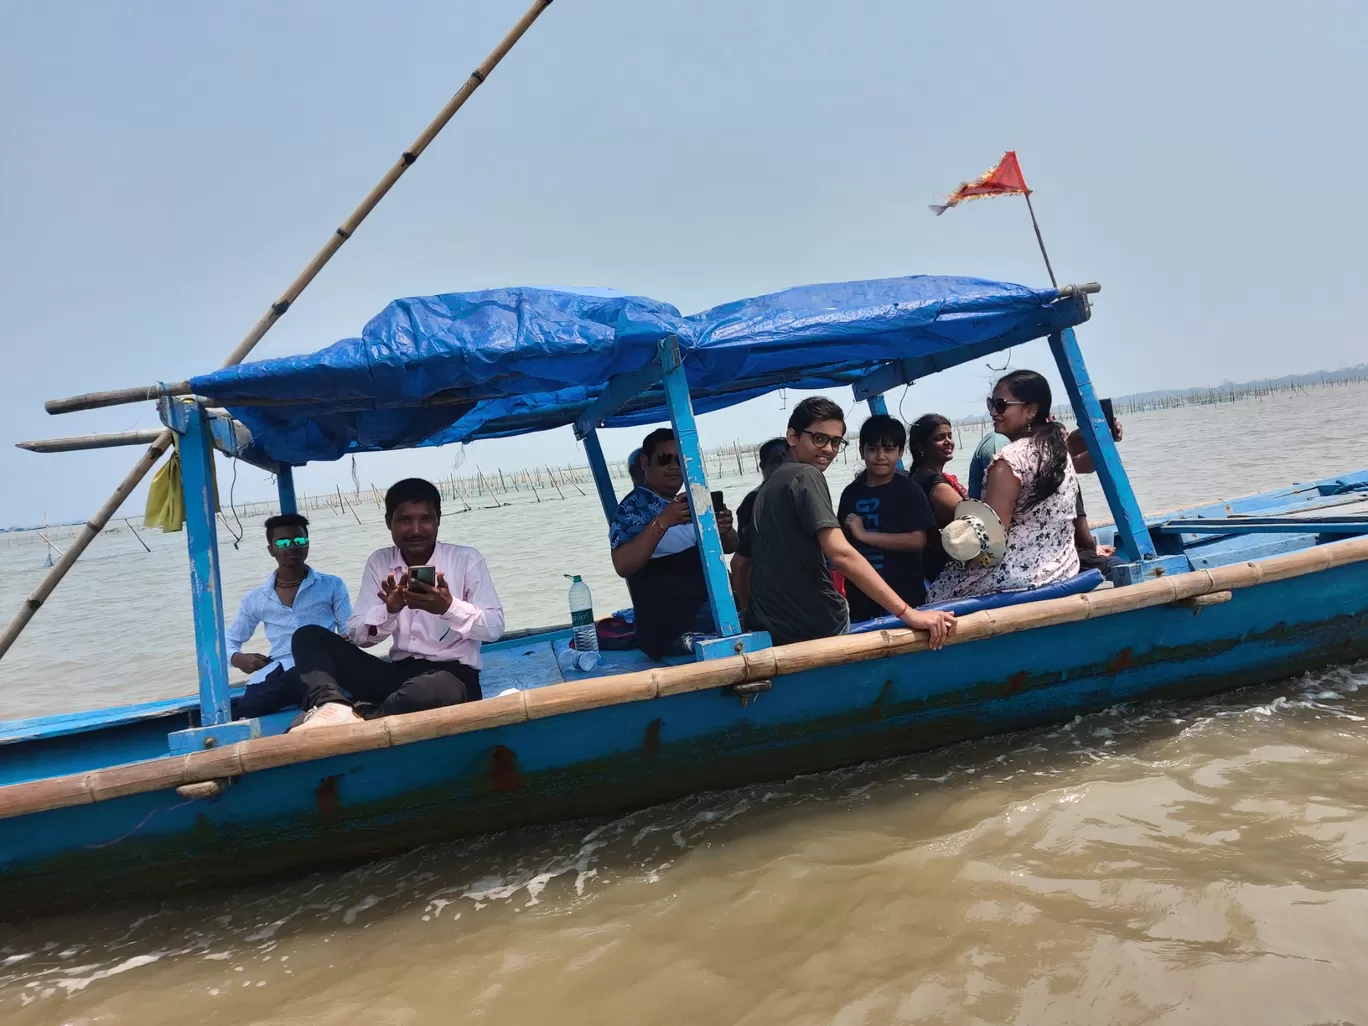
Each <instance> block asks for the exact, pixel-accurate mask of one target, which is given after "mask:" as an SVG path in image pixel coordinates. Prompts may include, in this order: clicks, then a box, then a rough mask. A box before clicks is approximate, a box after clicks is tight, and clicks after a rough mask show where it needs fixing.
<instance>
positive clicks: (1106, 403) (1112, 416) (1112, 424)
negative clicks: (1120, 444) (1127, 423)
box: [1099, 399, 1116, 438]
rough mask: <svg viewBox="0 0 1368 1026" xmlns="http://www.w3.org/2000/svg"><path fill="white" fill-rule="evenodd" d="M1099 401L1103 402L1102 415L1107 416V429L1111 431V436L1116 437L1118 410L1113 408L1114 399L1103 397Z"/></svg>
mask: <svg viewBox="0 0 1368 1026" xmlns="http://www.w3.org/2000/svg"><path fill="white" fill-rule="evenodd" d="M1099 402H1100V403H1101V404H1102V416H1104V417H1106V418H1107V430H1108V431H1110V432H1111V436H1112V437H1113V438H1115V437H1116V411H1115V410H1113V409H1112V401H1111V400H1110V399H1101V400H1099Z"/></svg>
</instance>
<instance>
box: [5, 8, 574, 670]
mask: <svg viewBox="0 0 1368 1026" xmlns="http://www.w3.org/2000/svg"><path fill="white" fill-rule="evenodd" d="M550 6H551V0H534V2H533V4H532V6H531V7H529V8H528V9H527V11H526V12H525V13H524V14H523V16H522V17H521V18H519V19H518V22H517V24H515V25H514V26H513V28H512V29H510V30H509V32H508V34H507V35H506V36H504V38H503V39H502V40H501V41H500V42H499V45H498V46H496V47H494V49H493V50H491V51H490V53H489V56H488V57H486V58H485V59H484V63H483V64H481V65H480V66H479V67H478V68H476V69H475V70H474V71H472V72H471V73H470V75H469V76H467V78H466V80H465V83H464V84H463V85H462V86H461V88H460V89H458V90H457V91H456V94H455V95H454V96H453V97H452V98H451V99H450V100H448V101H447V103H446V105H445V106H444V107H443V108H442V109H441V110H440V111H439V112H438V114H437V116H436V117H435V118H433V119H432V121H431V122H430V123H429V124H428V126H427V128H425V129H423V131H422V132H421V133H420V134H419V136H418V138H417V139H416V140H414V142H413V145H411V146H410V147H409V148H408V149H407V150H405V151H404V152H403V153H402V154H400V156H399V160H398V161H397V162H396V163H395V164H394V166H393V167H391V168H390V169H389V171H387V172H386V173H385V175H384V177H382V178H381V179H380V181H379V182H378V183H377V184H376V186H375V188H373V189H371V191H370V192H369V193H368V194H367V195H366V197H365V199H363V200H362V201H361V204H360V206H358V207H357V208H356V209H355V210H353V211H352V213H351V216H350V217H348V218H347V220H346V221H344V222H343V223H342V225H341V226H340V227H339V228H338V229H337V230H336V231H334V232H333V234H332V235H331V236H329V237H328V241H327V242H326V243H325V244H324V245H323V248H322V249H320V250H319V251H318V253H317V254H316V255H315V256H314V258H313V260H311V261H310V262H309V264H308V266H306V267H305V268H304V270H303V271H301V272H300V273H299V276H298V277H297V278H295V280H294V281H293V282H292V283H291V284H290V287H289V288H287V289H286V290H285V292H284V294H283V295H282V296H281V297H280V299H278V300H276V302H274V303H272V304H271V307H270V309H269V310H267V312H266V313H265V314H263V315H262V317H261V319H260V320H258V321H257V323H256V324H255V325H254V326H253V327H252V330H251V331H249V332H248V333H247V335H246V336H245V337H244V338H243V339H242V341H241V342H239V343H238V344H237V346H236V347H235V348H234V349H233V351H232V352H231V353H229V354H228V358H227V359H226V360H224V362H223V365H224V366H225V367H231V366H233V365H235V364H239V363H241V362H242V361H243V360H245V359H246V358H247V355H248V354H249V353H250V352H251V351H252V350H253V349H254V348H255V347H256V344H257V343H258V342H260V341H261V340H262V339H263V338H265V337H266V333H267V332H268V331H270V330H271V328H272V327H274V325H275V323H276V321H278V320H280V318H281V317H282V316H283V315H284V313H285V311H286V310H288V309H289V308H290V306H291V305H292V304H293V303H294V301H295V300H297V299H298V298H299V296H300V294H301V293H303V291H304V289H305V288H307V287H308V285H309V283H310V282H312V281H313V280H314V278H315V277H316V276H317V274H318V272H319V271H321V270H322V269H323V266H324V265H325V264H326V263H327V262H328V261H329V260H331V259H332V256H333V254H334V253H336V252H337V251H338V250H339V249H340V248H341V247H342V243H344V242H346V241H347V240H348V239H349V238H351V237H352V234H353V233H354V232H355V231H356V229H357V228H358V227H360V225H361V222H362V221H364V220H365V219H366V217H367V215H369V214H370V212H371V211H372V210H374V209H375V207H376V205H377V204H379V202H380V201H381V200H382V199H384V197H385V194H386V193H388V192H389V191H390V189H391V188H392V187H393V186H394V183H395V182H397V181H398V180H399V178H400V177H401V176H402V175H403V173H404V172H405V171H407V170H408V169H409V166H410V165H411V164H413V162H414V161H416V160H417V159H418V158H419V157H420V156H422V154H423V151H424V150H426V149H427V148H428V145H429V144H430V143H431V142H432V140H434V139H435V138H437V134H438V133H439V132H441V130H442V129H443V128H445V127H446V125H447V122H448V121H450V120H451V119H452V117H454V116H455V114H456V112H457V111H458V110H460V109H461V108H462V107H463V106H464V105H465V102H466V100H468V99H470V96H471V94H472V93H474V92H475V90H476V89H478V88H479V87H480V84H481V83H482V82H484V80H485V79H487V78H488V77H489V76H490V74H491V73H492V72H493V71H494V69H495V68H496V67H498V64H499V62H500V61H501V60H503V59H504V56H505V55H506V54H507V53H508V51H509V50H511V49H513V46H514V44H516V43H517V42H518V40H519V39H521V38H522V37H523V33H525V32H526V31H527V30H528V29H529V28H531V27H532V23H533V22H534V21H536V20H537V18H538V17H539V16H540V15H541V13H542V12H543V11H544V10H546V9H547V8H548V7H550ZM72 408H73V409H89V408H91V407H72ZM171 441H172V438H171V431H170V430H165V431H162V432H161V433H160V434H158V436H157V440H156V441H155V442H153V443H152V445H151V446H150V447H149V448H148V450H147V452H146V453H144V454H143V457H142V459H140V460H139V461H138V462H137V463H135V464H134V465H133V469H132V470H130V471H129V472H128V474H127V476H125V477H124V479H123V481H122V482H120V484H119V486H118V487H117V488H115V489H114V492H113V493H112V494H111V495H110V497H109V499H108V500H107V501H106V502H105V504H104V505H103V506H101V507H100V508H99V509H98V510H96V511H95V515H94V516H92V517H91V518H90V519H89V520H88V521H86V525H85V528H84V529H83V530H82V532H81V536H80V537H79V538H78V539H77V540H76V542H75V544H73V545H72V546H71V548H69V549H67V555H65V556H63V557H62V559H61V560H60V561H59V562H58V563H57V565H56V566H54V567H53V568H52V570H50V571H49V572H48V574H47V575H46V576H45V577H44V578H43V579H42V581H40V582H39V584H38V587H37V588H35V589H34V591H33V593H32V594H31V595H29V597H28V600H27V601H26V602H25V603H24V605H23V606H22V607H21V608H20V610H19V612H18V614H17V615H16V616H15V617H14V619H13V620H11V621H10V624H9V626H8V627H6V628H5V633H4V634H3V635H0V659H3V658H4V657H5V653H6V652H8V651H9V650H10V648H11V647H12V646H13V645H14V641H15V639H16V638H18V637H19V634H20V632H22V631H23V629H24V628H25V627H26V626H27V625H28V622H29V621H30V620H32V619H33V615H34V613H36V612H38V610H39V608H40V607H41V606H42V604H43V603H44V602H45V601H47V597H48V596H49V595H51V594H52V592H53V589H55V588H56V587H57V585H58V584H59V583H60V582H61V580H62V578H63V577H65V576H66V575H67V571H68V570H70V569H71V567H72V565H73V564H74V563H75V562H76V560H77V559H79V558H80V556H81V553H82V552H84V551H85V550H86V547H87V546H89V545H90V543H91V542H92V541H94V540H95V536H96V535H97V534H99V533H100V532H101V531H102V530H104V526H105V524H107V523H108V522H109V518H110V517H111V516H113V515H114V513H115V512H116V511H117V510H118V508H119V507H120V506H121V505H123V503H124V501H125V500H127V498H128V496H129V495H130V494H132V492H133V489H134V488H136V487H137V486H138V484H139V482H141V481H142V479H143V478H144V477H145V476H146V475H147V472H148V471H149V470H151V469H152V467H153V466H154V465H155V464H156V462H157V460H158V459H160V458H161V455H162V453H164V452H166V450H167V449H168V448H169V447H170V446H171Z"/></svg>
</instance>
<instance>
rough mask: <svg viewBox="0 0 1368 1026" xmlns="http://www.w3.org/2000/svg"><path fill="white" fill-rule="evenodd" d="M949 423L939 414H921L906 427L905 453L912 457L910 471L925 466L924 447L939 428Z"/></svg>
mask: <svg viewBox="0 0 1368 1026" xmlns="http://www.w3.org/2000/svg"><path fill="white" fill-rule="evenodd" d="M949 426H950V421H949V420H948V419H947V418H945V417H942V416H941V415H940V414H939V413H923V414H922V415H921V416H920V417H918V418H917V419H916V420H914V421H913V422H912V423H911V424H909V425H908V426H907V451H908V454H909V455H911V457H912V469H913V470H917V469H919V468H920V467H922V466H925V464H926V446H927V443H928V442H930V441H931V436H932V435H934V434H935V433H936V431H937V430H939V429H940V428H941V427H949Z"/></svg>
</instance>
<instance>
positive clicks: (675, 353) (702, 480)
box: [659, 335, 741, 637]
mask: <svg viewBox="0 0 1368 1026" xmlns="http://www.w3.org/2000/svg"><path fill="white" fill-rule="evenodd" d="M659 360H660V367H661V382H662V384H663V385H664V387H665V402H666V404H667V405H668V406H669V409H670V423H671V425H672V426H673V428H674V436H675V444H676V445H677V446H678V447H679V462H680V464H681V466H682V468H683V470H684V493H685V494H686V495H687V496H688V497H689V509H690V511H692V513H693V523H694V535H695V536H696V537H697V539H698V551H699V553H700V554H701V555H702V557H703V580H704V583H705V584H707V586H708V605H709V606H710V607H711V608H712V617H713V631H714V632H715V633H717V634H719V635H721V636H723V637H730V636H732V635H734V634H740V633H741V617H740V616H739V615H738V614H737V612H736V601H735V600H734V599H733V598H732V591H731V579H730V578H729V577H728V575H727V561H726V558H725V557H724V555H723V552H722V537H721V535H719V534H718V533H717V514H716V513H715V512H714V511H713V506H712V493H711V492H710V491H709V490H708V474H707V471H706V470H705V468H704V464H703V449H702V446H701V445H700V444H699V441H698V424H697V423H696V422H695V420H694V413H693V403H692V402H690V400H689V382H688V380H687V379H686V378H685V376H684V368H683V366H681V364H680V362H679V343H678V341H677V340H676V339H675V337H674V336H673V335H672V336H670V337H669V338H667V339H665V340H664V341H662V342H661V343H660V356H659Z"/></svg>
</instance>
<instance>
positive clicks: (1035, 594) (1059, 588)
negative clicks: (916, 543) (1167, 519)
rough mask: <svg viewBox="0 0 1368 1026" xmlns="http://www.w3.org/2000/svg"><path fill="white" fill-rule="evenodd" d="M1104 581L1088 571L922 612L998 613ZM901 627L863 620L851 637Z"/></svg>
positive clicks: (886, 620) (887, 620)
mask: <svg viewBox="0 0 1368 1026" xmlns="http://www.w3.org/2000/svg"><path fill="white" fill-rule="evenodd" d="M1104 580H1106V578H1104V577H1103V576H1102V571H1100V570H1087V571H1084V572H1083V573H1081V574H1075V575H1074V576H1073V577H1070V578H1068V579H1067V580H1063V581H1055V582H1054V583H1053V584H1043V585H1041V586H1040V587H1039V588H1027V589H1026V590H1025V591H1000V592H997V593H996V594H993V595H976V596H974V597H973V598H963V599H955V600H953V601H951V602H937V603H934V604H933V605H928V606H922V607H921V608H922V609H943V610H945V611H946V612H950V613H954V614H955V615H956V616H964V615H966V614H968V613H977V612H978V611H979V610H980V609H1000V608H1002V607H1003V606H1015V605H1019V604H1020V603H1022V602H1039V601H1041V600H1043V599H1052V598H1063V597H1064V596H1065V595H1082V594H1084V593H1086V592H1089V591H1092V590H1093V589H1094V588H1096V587H1097V586H1098V585H1099V584H1101V583H1102V582H1103V581H1104ZM901 626H902V621H901V620H899V619H898V618H897V617H896V616H881V617H879V618H878V619H877V620H866V621H865V622H864V623H856V624H851V625H850V633H851V634H863V633H865V632H866V631H881V630H884V629H885V628H888V627H901Z"/></svg>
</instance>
